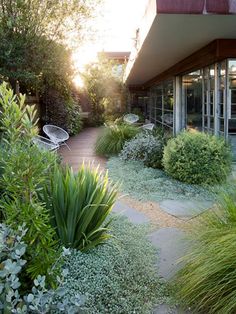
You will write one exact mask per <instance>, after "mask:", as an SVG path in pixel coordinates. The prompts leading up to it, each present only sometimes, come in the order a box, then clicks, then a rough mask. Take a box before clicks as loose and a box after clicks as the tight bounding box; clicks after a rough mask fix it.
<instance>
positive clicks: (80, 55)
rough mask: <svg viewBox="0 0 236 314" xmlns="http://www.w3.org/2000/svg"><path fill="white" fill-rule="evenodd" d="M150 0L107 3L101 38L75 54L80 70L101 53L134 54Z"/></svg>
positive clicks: (107, 0)
mask: <svg viewBox="0 0 236 314" xmlns="http://www.w3.org/2000/svg"><path fill="white" fill-rule="evenodd" d="M147 2H148V0H104V5H103V8H102V15H100V16H99V17H98V18H97V20H96V26H97V29H98V36H96V40H93V41H91V42H87V43H86V44H85V45H84V46H83V47H82V48H80V50H78V51H75V52H74V54H73V61H74V64H75V66H76V68H77V69H78V70H79V71H83V68H84V65H85V64H86V63H89V62H91V61H93V60H94V59H95V57H96V55H97V52H99V51H130V50H131V49H132V45H133V43H134V38H135V30H136V29H137V28H138V27H139V25H140V21H141V19H142V16H143V15H144V12H145V7H146V5H147Z"/></svg>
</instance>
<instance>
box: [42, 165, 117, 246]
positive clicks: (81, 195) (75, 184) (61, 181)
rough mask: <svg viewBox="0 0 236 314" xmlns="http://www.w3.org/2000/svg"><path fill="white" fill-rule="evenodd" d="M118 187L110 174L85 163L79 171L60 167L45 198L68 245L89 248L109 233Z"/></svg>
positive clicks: (58, 233) (55, 225)
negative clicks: (110, 179)
mask: <svg viewBox="0 0 236 314" xmlns="http://www.w3.org/2000/svg"><path fill="white" fill-rule="evenodd" d="M115 198H116V190H115V188H113V187H111V186H110V187H108V176H107V175H105V176H103V175H102V174H101V173H99V172H98V169H97V170H90V169H89V168H85V167H84V166H82V167H81V168H80V170H79V171H78V173H77V174H74V173H73V170H72V169H70V168H68V167H67V168H66V169H65V170H63V169H61V168H58V167H57V168H56V169H55V172H54V174H53V176H52V179H51V184H50V186H49V188H48V186H45V199H46V205H47V208H48V210H50V211H51V217H52V225H53V227H54V228H55V230H56V233H57V236H58V238H59V239H60V240H61V242H62V244H63V245H64V246H66V247H72V248H78V249H79V250H83V251H87V250H88V249H89V248H91V247H94V246H96V245H98V244H100V243H102V242H103V241H105V240H106V239H107V238H108V237H109V236H108V234H107V227H108V223H106V224H105V225H104V222H105V220H106V218H107V216H108V214H109V213H110V211H111V209H112V206H113V205H114V202H115Z"/></svg>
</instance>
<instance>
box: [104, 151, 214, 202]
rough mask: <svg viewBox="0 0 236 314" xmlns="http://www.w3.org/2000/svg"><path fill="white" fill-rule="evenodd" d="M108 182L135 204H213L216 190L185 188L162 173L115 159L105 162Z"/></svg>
mask: <svg viewBox="0 0 236 314" xmlns="http://www.w3.org/2000/svg"><path fill="white" fill-rule="evenodd" d="M107 168H108V170H109V176H110V178H111V179H112V180H113V181H115V182H117V181H118V182H120V189H121V191H122V192H123V193H127V194H129V195H130V196H131V197H133V198H135V199H137V200H139V201H153V202H160V201H162V200H165V199H173V200H189V199H191V200H196V201H199V200H204V201H214V200H215V198H216V192H217V190H218V187H214V188H212V187H203V186H199V185H193V184H186V183H182V182H180V181H177V180H175V179H172V178H170V177H168V176H167V175H166V174H165V173H164V171H162V170H159V169H153V168H148V167H145V166H144V165H143V163H142V162H139V161H127V162H124V161H121V160H120V159H119V158H117V157H113V158H111V159H110V160H109V161H108V162H107Z"/></svg>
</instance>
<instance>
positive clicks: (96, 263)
mask: <svg viewBox="0 0 236 314" xmlns="http://www.w3.org/2000/svg"><path fill="white" fill-rule="evenodd" d="M111 232H112V235H113V238H111V239H110V240H109V241H108V242H107V243H106V244H104V245H102V246H98V247H96V248H94V249H93V250H90V251H89V252H88V253H86V254H84V253H81V252H80V251H77V250H73V251H71V255H69V256H68V257H67V259H66V261H65V266H64V267H65V268H66V269H68V271H69V274H68V277H67V280H66V283H65V286H64V287H65V289H66V290H67V293H68V294H70V295H71V296H73V295H76V294H78V293H79V294H83V295H84V296H85V305H84V307H85V309H86V311H88V313H113V314H116V313H143V314H145V313H151V311H152V309H153V308H154V306H156V305H158V304H162V303H170V301H171V300H170V297H169V296H168V291H167V288H166V285H165V283H164V282H163V280H161V279H160V278H159V276H158V275H157V269H156V262H157V251H156V249H155V248H154V247H153V246H152V244H151V243H150V242H149V241H148V240H147V234H148V233H149V232H150V226H148V225H138V226H137V225H133V224H131V223H130V222H128V220H127V219H126V218H125V217H123V216H119V217H116V218H115V219H114V220H113V222H112V225H111Z"/></svg>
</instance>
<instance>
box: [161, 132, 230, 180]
mask: <svg viewBox="0 0 236 314" xmlns="http://www.w3.org/2000/svg"><path fill="white" fill-rule="evenodd" d="M231 162H232V153H231V149H230V147H229V145H227V144H226V142H225V141H224V140H223V139H222V138H218V137H216V136H212V135H210V134H206V133H203V132H194V133H192V132H186V131H185V132H182V133H181V134H179V135H178V136H177V137H176V138H173V139H171V140H169V141H168V143H167V145H166V147H165V149H164V156H163V165H164V168H165V171H166V172H167V174H168V175H170V176H172V177H173V178H175V179H177V180H180V181H183V182H187V183H193V184H203V183H205V184H215V183H219V182H222V181H224V180H225V179H226V178H227V176H228V174H229V173H230V170H231Z"/></svg>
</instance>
